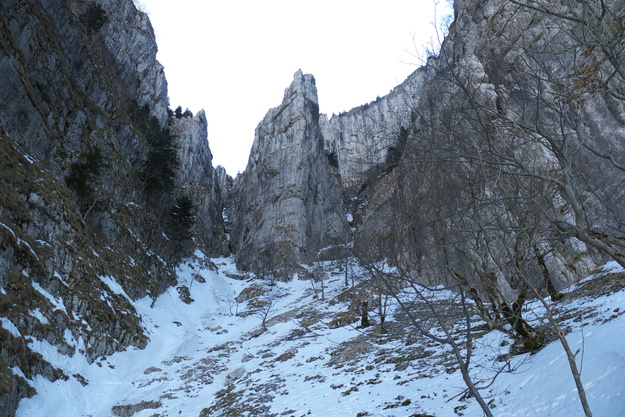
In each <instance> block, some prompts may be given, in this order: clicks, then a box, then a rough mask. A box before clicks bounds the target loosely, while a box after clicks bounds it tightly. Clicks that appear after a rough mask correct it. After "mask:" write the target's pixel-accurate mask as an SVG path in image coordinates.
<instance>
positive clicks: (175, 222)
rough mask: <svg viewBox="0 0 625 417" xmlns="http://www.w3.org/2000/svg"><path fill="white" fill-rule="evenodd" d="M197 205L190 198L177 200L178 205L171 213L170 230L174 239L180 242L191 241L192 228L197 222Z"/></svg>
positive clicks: (184, 197) (183, 197)
mask: <svg viewBox="0 0 625 417" xmlns="http://www.w3.org/2000/svg"><path fill="white" fill-rule="evenodd" d="M195 211H196V208H195V204H193V201H192V200H191V198H190V197H187V196H182V197H178V198H177V199H176V204H175V205H174V207H173V208H172V209H171V212H170V214H169V215H170V228H171V233H172V234H173V237H174V238H176V239H178V240H184V239H190V238H191V237H192V233H191V228H192V227H193V225H194V224H195V222H196V221H197V218H196V217H195Z"/></svg>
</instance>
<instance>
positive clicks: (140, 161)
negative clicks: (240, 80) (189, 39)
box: [0, 0, 227, 416]
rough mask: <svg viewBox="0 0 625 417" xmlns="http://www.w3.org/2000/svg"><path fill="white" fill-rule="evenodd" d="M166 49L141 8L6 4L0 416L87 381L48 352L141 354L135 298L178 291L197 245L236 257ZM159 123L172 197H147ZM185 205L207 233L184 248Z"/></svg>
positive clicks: (0, 19)
mask: <svg viewBox="0 0 625 417" xmlns="http://www.w3.org/2000/svg"><path fill="white" fill-rule="evenodd" d="M156 50H157V47H156V43H155V39H154V32H153V30H152V27H151V25H150V22H149V19H148V17H147V16H146V15H145V14H143V13H141V12H139V11H138V10H137V9H136V8H135V6H134V4H133V2H132V1H131V0H102V1H84V0H67V1H48V0H29V1H14V0H7V1H3V2H1V3H0V74H2V83H0V191H1V194H2V197H0V381H2V382H1V384H2V385H1V386H0V404H2V406H0V416H10V415H12V414H13V412H14V410H15V407H16V405H17V402H18V401H19V399H20V398H22V397H24V396H26V395H32V394H33V391H32V389H31V388H30V387H29V386H28V383H27V381H26V380H27V379H32V378H34V377H35V376H36V375H43V376H44V377H46V378H48V379H51V380H54V379H58V378H63V379H67V378H77V377H76V376H72V375H68V374H67V373H66V372H64V370H61V369H55V368H54V367H53V366H52V365H50V364H49V363H48V362H46V359H45V357H43V356H42V355H41V354H40V353H39V352H38V350H39V348H38V346H40V345H41V344H42V343H49V344H50V345H52V346H54V347H55V348H56V349H57V350H58V351H59V352H60V354H64V355H74V354H82V355H84V356H85V357H86V358H87V360H89V361H93V360H95V359H96V358H98V357H100V356H103V355H110V354H112V353H114V352H116V351H119V350H123V349H126V348H127V347H129V346H136V347H143V346H145V345H146V343H147V342H148V337H147V335H146V334H144V332H143V329H142V326H141V318H140V317H139V316H138V315H137V314H136V312H135V311H134V308H133V307H132V305H131V303H130V301H129V299H138V298H142V297H145V296H150V297H156V296H157V295H158V294H160V293H161V292H162V291H164V290H165V289H166V288H167V287H168V286H170V285H172V284H174V283H175V280H176V276H175V274H174V267H175V265H176V263H177V262H178V261H179V260H180V259H181V257H182V256H185V254H189V253H192V251H193V249H194V247H193V245H194V244H196V246H197V247H200V248H203V249H205V250H206V251H207V252H210V253H212V254H224V253H225V252H226V251H227V249H226V237H225V233H224V230H223V221H222V219H221V212H222V207H221V200H220V194H221V193H220V191H219V188H218V186H217V185H216V181H215V176H214V171H213V169H212V165H211V159H212V156H211V153H210V149H209V147H208V143H207V141H206V131H205V128H206V119H205V116H204V114H203V113H200V114H198V115H197V116H196V117H194V118H189V119H185V120H180V121H178V120H173V119H174V118H173V116H171V115H169V114H168V111H167V108H168V101H167V83H166V80H165V77H164V73H163V67H162V66H161V65H160V64H159V63H158V61H157V60H156ZM137 106H138V107H141V106H146V107H145V108H146V109H147V113H145V112H143V111H140V112H139V113H137V111H136V110H137V108H138V107H137ZM133 111H134V113H133ZM138 115H139V116H138ZM150 117H154V118H155V120H157V123H156V125H154V124H152V125H151V129H152V130H153V131H156V133H159V132H160V131H161V129H165V130H166V129H170V130H171V131H172V132H174V133H175V135H176V137H177V138H178V139H175V140H174V142H176V143H175V146H177V147H178V148H177V152H178V159H179V161H180V163H179V165H178V168H177V172H176V180H175V184H174V187H173V189H172V190H171V191H162V192H161V191H159V192H157V193H152V194H150V195H148V193H147V192H146V191H145V182H144V180H143V179H142V178H143V176H142V172H143V171H144V169H145V165H144V163H145V161H146V158H147V155H148V154H149V152H151V151H153V150H154V146H155V145H154V139H153V138H152V136H154V135H153V133H154V132H149V131H146V130H145V128H144V126H143V125H145V124H146V121H149V118H150ZM138 118H142V120H141V121H139V120H138ZM142 126H143V127H142ZM183 195H188V196H189V197H190V198H191V199H192V201H194V204H195V209H196V212H195V214H196V216H195V219H196V222H195V223H194V224H193V228H192V229H191V232H192V235H191V236H185V242H184V245H179V244H178V243H177V242H176V239H173V238H172V237H173V236H171V233H170V229H171V227H169V226H168V224H171V223H172V221H171V218H172V208H173V207H174V205H175V203H176V198H177V197H179V196H183ZM167 234H170V236H167ZM127 297H129V298H127Z"/></svg>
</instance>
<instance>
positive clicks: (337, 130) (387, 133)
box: [320, 69, 426, 188]
mask: <svg viewBox="0 0 625 417" xmlns="http://www.w3.org/2000/svg"><path fill="white" fill-rule="evenodd" d="M425 80H426V76H425V72H424V71H423V69H419V70H417V71H415V72H413V73H412V74H411V75H410V76H409V77H408V78H407V79H406V80H405V81H404V82H403V83H401V84H400V85H398V86H397V87H395V88H394V89H393V90H392V91H391V92H390V93H389V94H387V95H386V96H384V97H378V98H377V99H376V100H374V101H372V102H371V103H368V104H365V105H362V106H359V107H356V108H354V109H352V110H350V111H348V112H346V113H341V114H339V115H333V116H332V117H331V118H330V119H328V117H327V116H326V115H324V114H323V115H321V117H320V125H321V130H322V133H323V138H324V141H325V147H326V151H327V152H328V153H331V154H332V155H334V156H335V157H336V165H337V166H338V170H339V174H340V177H341V184H342V186H343V187H344V188H349V187H351V186H355V185H359V184H361V183H363V182H364V181H366V179H367V175H368V172H369V171H370V170H371V169H372V168H373V167H375V166H379V165H385V164H386V160H387V157H388V154H389V149H391V147H393V146H394V145H396V143H397V141H398V137H399V135H400V130H401V128H402V127H407V126H409V125H410V122H411V114H412V112H413V111H414V109H415V106H416V103H417V101H418V98H419V95H420V94H421V91H423V90H424V88H425V86H424V82H425Z"/></svg>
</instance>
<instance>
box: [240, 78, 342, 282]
mask: <svg viewBox="0 0 625 417" xmlns="http://www.w3.org/2000/svg"><path fill="white" fill-rule="evenodd" d="M235 188H236V192H235V193H234V195H236V196H237V197H236V201H235V202H234V210H233V218H234V219H233V220H234V222H235V224H236V225H237V226H235V228H234V233H233V235H232V248H233V250H234V251H235V253H236V261H237V266H238V267H239V268H242V269H246V270H251V271H253V272H256V273H263V272H265V271H269V270H272V271H273V270H283V271H286V273H287V274H288V273H289V272H291V271H292V269H290V268H292V267H295V266H297V265H298V264H300V263H308V262H313V261H315V260H317V259H319V252H320V250H321V249H323V248H326V247H329V246H333V245H340V244H342V243H345V242H346V241H347V236H348V226H347V224H346V222H345V220H344V219H345V216H344V213H345V211H344V208H343V199H342V194H341V187H340V184H339V179H338V173H337V172H336V168H334V167H332V166H331V165H330V163H329V160H328V157H327V155H326V151H325V149H324V140H323V135H322V133H321V128H320V126H319V104H318V100H317V88H316V86H315V79H314V77H313V76H312V75H308V74H306V75H304V74H303V73H302V71H301V70H300V71H297V72H296V73H295V76H294V79H293V82H292V84H291V85H290V87H289V88H287V89H286V91H285V94H284V100H283V101H282V104H281V105H280V106H278V107H276V108H273V109H271V110H269V112H268V113H267V114H266V116H265V118H264V119H263V120H262V122H260V124H259V125H258V127H257V128H256V133H255V137H254V144H253V146H252V150H251V153H250V158H249V161H248V165H247V168H246V170H245V172H244V173H243V174H242V175H240V176H239V178H238V179H237V181H236V184H235ZM284 268H286V269H284Z"/></svg>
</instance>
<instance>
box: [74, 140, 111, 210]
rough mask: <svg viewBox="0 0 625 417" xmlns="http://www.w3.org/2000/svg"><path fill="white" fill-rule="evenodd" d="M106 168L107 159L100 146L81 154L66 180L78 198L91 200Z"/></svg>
mask: <svg viewBox="0 0 625 417" xmlns="http://www.w3.org/2000/svg"><path fill="white" fill-rule="evenodd" d="M105 166H106V162H105V157H104V155H103V154H102V150H101V149H100V148H99V147H98V146H94V147H93V148H92V149H90V150H88V151H87V152H84V153H81V154H80V156H79V157H78V160H77V161H76V162H74V163H73V164H72V165H71V167H70V171H69V175H68V176H67V178H66V182H67V185H68V186H69V187H70V188H71V189H73V190H74V191H75V192H76V194H77V195H78V197H80V198H82V199H89V198H91V197H92V196H93V192H94V187H95V186H96V184H97V183H98V179H99V177H100V175H101V173H102V168H104V167H105Z"/></svg>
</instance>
